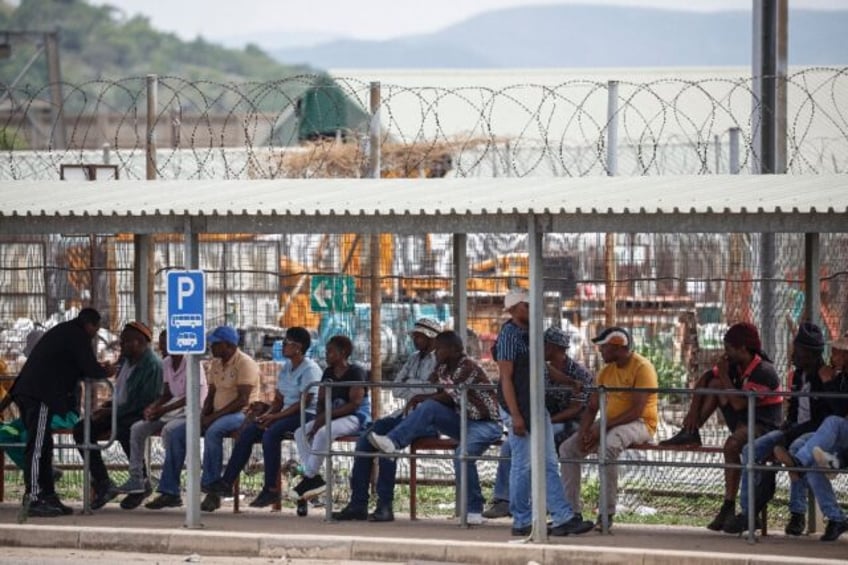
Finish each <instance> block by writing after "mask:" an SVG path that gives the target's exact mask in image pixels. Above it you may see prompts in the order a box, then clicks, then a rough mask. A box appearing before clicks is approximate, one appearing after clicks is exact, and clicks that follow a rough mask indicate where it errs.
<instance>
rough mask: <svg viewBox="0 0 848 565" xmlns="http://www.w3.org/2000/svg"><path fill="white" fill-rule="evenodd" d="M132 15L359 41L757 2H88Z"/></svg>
mask: <svg viewBox="0 0 848 565" xmlns="http://www.w3.org/2000/svg"><path fill="white" fill-rule="evenodd" d="M89 1H90V2H91V3H93V4H110V5H112V6H115V7H117V8H120V9H122V10H124V11H125V12H126V13H127V15H129V16H131V15H134V14H138V13H140V14H144V15H146V16H148V17H149V18H150V20H151V22H152V23H153V25H154V27H156V28H157V29H159V30H162V31H170V32H175V33H177V34H178V35H179V36H180V37H182V38H183V39H194V38H195V37H197V36H198V35H202V36H203V37H204V38H207V39H212V40H216V39H217V40H220V39H225V38H232V37H246V36H249V35H250V34H252V33H268V32H281V33H296V34H298V35H299V34H303V33H309V32H318V33H320V34H321V35H325V36H326V35H330V36H340V37H354V38H358V39H387V38H392V37H398V36H403V35H413V34H419V33H428V32H431V31H435V30H438V29H441V28H443V27H446V26H449V25H451V24H454V23H457V22H459V21H462V20H464V19H467V18H469V17H470V16H473V15H476V14H479V13H482V12H487V11H490V10H496V9H499V8H504V7H509V6H519V5H529V4H531V3H532V4H568V3H582V4H589V3H594V4H619V5H629V6H634V5H638V6H651V7H659V8H674V9H689V10H701V11H708V10H750V9H751V5H752V0H682V1H681V0H600V1H599V0H595V1H594V2H592V1H591V0H583V1H582V2H580V1H578V0H523V1H522V0H424V1H422V0H360V1H358V2H357V1H354V0H170V1H167V2H166V1H162V0H89ZM792 4H793V8H799V7H801V6H803V7H805V8H821V9H838V8H842V9H846V8H848V0H803V1H798V2H793V3H792Z"/></svg>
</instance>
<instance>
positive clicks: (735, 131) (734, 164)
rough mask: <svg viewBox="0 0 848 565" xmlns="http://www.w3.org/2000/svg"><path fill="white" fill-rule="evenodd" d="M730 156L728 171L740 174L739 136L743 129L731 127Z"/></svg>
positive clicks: (732, 173)
mask: <svg viewBox="0 0 848 565" xmlns="http://www.w3.org/2000/svg"><path fill="white" fill-rule="evenodd" d="M729 133H730V143H729V145H730V148H729V151H730V156H729V165H728V169H729V170H728V172H729V173H730V174H731V175H738V174H739V138H740V137H741V135H742V130H740V129H739V128H735V127H734V128H730V130H729Z"/></svg>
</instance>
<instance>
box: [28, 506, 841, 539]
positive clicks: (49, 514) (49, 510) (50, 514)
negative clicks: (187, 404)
mask: <svg viewBox="0 0 848 565" xmlns="http://www.w3.org/2000/svg"><path fill="white" fill-rule="evenodd" d="M63 514H64V513H63V512H62V509H61V508H59V507H58V506H56V505H54V504H52V503H51V502H50V501H49V500H47V499H44V498H39V499H37V500H33V501H32V502H30V504H29V507H28V508H27V514H26V515H27V516H28V517H30V518H55V517H57V516H62V515H63ZM829 527H830V525H829V524H828V528H829ZM834 539H836V538H834Z"/></svg>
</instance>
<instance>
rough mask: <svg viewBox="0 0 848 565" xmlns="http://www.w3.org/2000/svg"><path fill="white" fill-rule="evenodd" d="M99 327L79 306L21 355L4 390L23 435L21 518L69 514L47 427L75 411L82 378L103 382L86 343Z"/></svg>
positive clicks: (91, 311) (95, 318) (103, 373)
mask: <svg viewBox="0 0 848 565" xmlns="http://www.w3.org/2000/svg"><path fill="white" fill-rule="evenodd" d="M99 329H100V313H99V312H97V310H95V309H93V308H83V309H82V310H80V313H79V314H78V315H77V317H76V318H75V319H73V320H70V321H68V322H63V323H61V324H59V325H57V326H56V327H54V328H52V329H50V330H49V331H48V332H47V333H46V334H44V336H43V337H42V338H41V339H40V340H39V341H38V343H37V344H36V345H35V347H34V348H33V350H32V352H31V354H30V355H29V356H28V357H27V360H26V363H25V364H24V366H23V368H22V369H21V372H20V374H19V375H18V378H17V379H15V383H14V384H13V385H12V389H11V390H10V391H9V394H10V395H11V397H12V398H13V399H14V401H15V404H17V405H18V408H19V409H20V412H21V418H22V419H23V422H24V425H25V427H26V431H27V441H26V451H25V458H24V461H23V463H24V465H23V470H24V484H25V485H26V492H25V494H24V499H23V506H22V509H21V518H22V519H26V518H27V517H28V516H45V517H52V516H59V515H62V514H72V513H73V510H72V509H71V508H70V507H68V506H65V505H64V504H62V502H61V501H60V500H59V497H58V496H57V495H56V490H55V485H54V484H53V435H52V434H51V433H50V428H49V427H48V426H49V424H50V421H51V420H52V418H53V416H54V415H55V414H66V413H69V412H71V411H73V410H76V409H78V408H79V407H78V405H77V402H76V398H77V395H76V391H77V389H78V387H79V384H80V381H82V379H85V378H89V379H105V378H106V371H105V369H104V368H103V367H102V366H101V365H100V364H99V363H98V362H97V357H95V355H94V350H93V348H92V345H91V340H92V339H94V337H95V336H96V335H97V331H98V330H99Z"/></svg>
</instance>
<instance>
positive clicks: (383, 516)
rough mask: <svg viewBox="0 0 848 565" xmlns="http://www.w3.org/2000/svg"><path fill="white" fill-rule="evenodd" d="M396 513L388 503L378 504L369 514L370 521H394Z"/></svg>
mask: <svg viewBox="0 0 848 565" xmlns="http://www.w3.org/2000/svg"><path fill="white" fill-rule="evenodd" d="M394 520H395V513H394V512H392V507H391V506H390V505H388V504H378V505H377V508H375V509H374V512H372V513H371V514H369V515H368V521H369V522H394Z"/></svg>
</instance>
